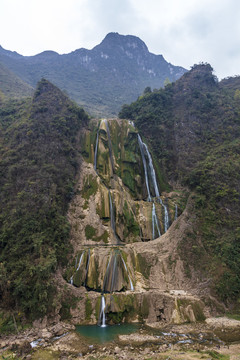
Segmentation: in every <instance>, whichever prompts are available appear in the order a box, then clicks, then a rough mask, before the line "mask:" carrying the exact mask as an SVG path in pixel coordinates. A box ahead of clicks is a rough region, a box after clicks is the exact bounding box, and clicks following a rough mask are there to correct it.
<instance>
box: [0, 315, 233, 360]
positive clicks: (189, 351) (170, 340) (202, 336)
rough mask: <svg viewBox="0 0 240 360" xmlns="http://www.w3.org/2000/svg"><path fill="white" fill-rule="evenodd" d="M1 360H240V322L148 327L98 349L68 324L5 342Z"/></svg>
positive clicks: (214, 320) (220, 320)
mask: <svg viewBox="0 0 240 360" xmlns="http://www.w3.org/2000/svg"><path fill="white" fill-rule="evenodd" d="M0 356H1V359H12V358H15V359H29V360H30V359H32V360H48V359H49V360H52V359H59V360H60V359H61V360H64V359H66V360H67V359H88V360H90V359H91V360H95V359H96V360H98V359H102V360H104V359H105V360H113V359H119V360H120V359H159V360H165V359H168V360H170V359H182V360H185V359H186V360H187V359H189V360H191V359H208V360H210V359H222V360H240V321H237V320H231V319H228V318H209V319H207V320H206V321H205V322H204V323H198V324H185V325H168V326H165V327H159V326H158V327H157V326H156V324H149V326H143V327H142V328H140V330H139V331H138V332H136V333H133V334H131V335H120V336H118V338H116V339H115V340H114V341H111V342H108V343H103V344H100V343H97V342H94V341H91V339H86V338H84V337H83V336H81V335H80V334H78V333H76V332H75V327H74V326H72V325H70V324H66V323H63V322H60V323H57V324H55V325H52V326H48V327H42V326H37V324H35V327H33V328H31V329H29V330H27V331H25V332H23V333H21V334H18V335H9V336H0Z"/></svg>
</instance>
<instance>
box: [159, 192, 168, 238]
mask: <svg viewBox="0 0 240 360" xmlns="http://www.w3.org/2000/svg"><path fill="white" fill-rule="evenodd" d="M159 201H160V204H161V205H162V207H163V209H164V231H165V232H166V231H167V230H168V228H169V217H168V209H167V206H166V205H165V204H164V203H163V201H162V199H161V198H159Z"/></svg>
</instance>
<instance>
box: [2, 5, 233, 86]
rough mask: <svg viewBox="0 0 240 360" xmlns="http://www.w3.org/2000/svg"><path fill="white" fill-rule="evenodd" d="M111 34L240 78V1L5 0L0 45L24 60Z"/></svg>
mask: <svg viewBox="0 0 240 360" xmlns="http://www.w3.org/2000/svg"><path fill="white" fill-rule="evenodd" d="M112 31H113V32H118V33H120V34H123V35H135V36H138V37H140V38H141V39H142V40H143V41H144V42H145V43H146V45H147V46H148V48H149V51H151V52H153V53H154V54H162V55H163V56H164V58H165V59H166V60H167V61H168V62H171V63H172V64H173V65H180V66H183V67H185V68H187V69H189V68H190V67H191V66H192V65H193V64H197V63H199V62H202V61H203V62H209V63H210V64H211V65H212V67H213V68H214V70H215V74H216V75H217V77H218V78H219V79H221V78H223V77H227V76H234V75H240V1H239V0H0V34H1V39H0V45H2V47H4V48H5V49H8V50H12V51H13V50H15V51H17V52H18V53H20V54H22V55H35V54H37V53H40V52H42V51H44V50H54V51H57V52H58V53H60V54H63V53H68V52H71V51H73V50H76V49H79V48H81V47H84V48H87V49H92V48H93V47H94V46H95V45H97V44H99V43H100V42H101V41H102V40H103V38H104V37H105V36H106V34H107V33H109V32H112Z"/></svg>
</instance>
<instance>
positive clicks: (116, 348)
mask: <svg viewBox="0 0 240 360" xmlns="http://www.w3.org/2000/svg"><path fill="white" fill-rule="evenodd" d="M120 352H121V349H120V348H119V347H118V346H116V347H115V349H114V354H120Z"/></svg>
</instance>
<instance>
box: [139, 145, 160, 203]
mask: <svg viewBox="0 0 240 360" xmlns="http://www.w3.org/2000/svg"><path fill="white" fill-rule="evenodd" d="M143 146H144V148H145V150H146V153H147V157H148V165H149V168H150V174H151V179H152V183H153V187H154V191H155V196H156V197H157V198H159V197H160V194H159V190H158V185H157V179H156V173H155V169H154V167H153V162H152V157H151V154H150V152H149V150H148V147H147V145H146V144H145V143H143Z"/></svg>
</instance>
